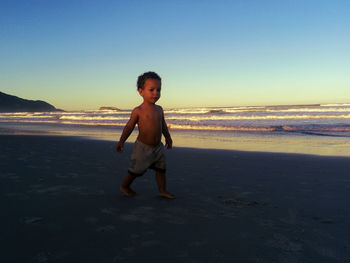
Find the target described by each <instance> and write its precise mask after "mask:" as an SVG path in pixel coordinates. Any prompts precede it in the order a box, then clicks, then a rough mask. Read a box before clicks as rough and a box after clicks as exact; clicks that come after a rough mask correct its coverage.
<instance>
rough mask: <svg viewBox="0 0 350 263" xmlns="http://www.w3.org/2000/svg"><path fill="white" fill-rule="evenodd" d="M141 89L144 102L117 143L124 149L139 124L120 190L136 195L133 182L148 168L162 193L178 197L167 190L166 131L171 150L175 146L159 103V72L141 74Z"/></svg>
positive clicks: (167, 142)
mask: <svg viewBox="0 0 350 263" xmlns="http://www.w3.org/2000/svg"><path fill="white" fill-rule="evenodd" d="M137 90H138V92H139V94H140V96H142V97H143V103H142V104H141V105H140V106H138V107H136V108H135V109H133V111H132V113H131V117H130V120H129V121H128V123H127V124H126V125H125V127H124V129H123V133H122V135H121V136H120V140H119V142H118V144H117V146H116V150H117V152H122V151H123V147H124V142H125V141H126V140H127V138H128V137H129V136H130V134H131V133H132V131H133V130H134V128H135V125H136V124H137V126H138V129H139V134H138V136H137V140H136V142H135V145H134V150H133V153H132V155H131V161H130V166H129V170H128V172H127V173H126V175H125V177H124V181H123V183H122V185H121V186H120V190H121V192H122V193H123V194H124V195H126V196H134V195H136V192H135V191H133V190H132V189H131V188H130V185H131V184H132V182H133V181H134V180H135V178H136V177H137V176H141V175H143V174H144V173H145V172H146V170H147V169H148V168H151V169H154V170H155V171H156V180H157V184H158V190H159V193H158V194H159V196H161V197H165V198H169V199H174V198H175V196H174V195H172V194H170V193H169V192H167V191H166V177H165V169H166V166H165V156H164V146H163V144H162V142H161V137H162V134H163V135H164V137H165V145H166V147H167V148H168V149H171V148H172V145H173V142H172V139H171V136H170V133H169V131H168V127H167V125H166V122H165V119H164V113H163V109H162V107H160V106H158V105H156V104H155V103H156V102H157V101H158V100H159V98H160V90H161V78H160V77H159V76H158V74H157V73H155V72H146V73H144V74H142V75H141V76H139V77H138V79H137Z"/></svg>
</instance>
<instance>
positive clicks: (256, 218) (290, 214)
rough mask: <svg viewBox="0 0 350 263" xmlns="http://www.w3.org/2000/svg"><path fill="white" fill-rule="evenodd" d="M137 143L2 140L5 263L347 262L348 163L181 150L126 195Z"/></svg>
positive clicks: (0, 201) (43, 138) (59, 138)
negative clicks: (161, 190) (160, 179)
mask: <svg viewBox="0 0 350 263" xmlns="http://www.w3.org/2000/svg"><path fill="white" fill-rule="evenodd" d="M131 146H132V145H131V144H128V145H126V147H125V150H124V153H123V154H118V153H116V152H115V151H114V147H115V143H113V142H110V141H97V140H88V139H83V138H79V137H64V136H26V135H3V136H0V189H1V191H0V194H1V198H0V205H1V208H2V211H1V216H0V224H1V233H0V241H1V253H0V262H140V261H143V262H349V260H350V230H349V228H348V224H349V222H350V206H349V204H348V203H349V197H350V176H349V167H350V164H349V161H350V158H345V157H326V156H312V155H297V154H279V153H278V154H276V153H256V152H238V151H229V150H205V149H191V148H174V149H172V150H169V151H166V154H167V160H168V173H167V178H168V190H169V191H170V192H171V193H174V194H175V195H176V196H177V199H175V200H166V199H162V198H160V197H157V186H156V183H155V178H154V174H153V172H152V171H149V172H147V173H146V174H145V175H144V176H143V177H141V178H138V179H137V180H136V181H135V183H134V185H133V188H134V190H135V191H136V192H137V193H138V195H137V196H135V197H132V198H128V197H124V196H123V195H122V194H121V193H120V192H119V185H120V183H121V181H122V178H123V177H124V173H125V171H126V169H127V166H128V160H129V156H130V153H131Z"/></svg>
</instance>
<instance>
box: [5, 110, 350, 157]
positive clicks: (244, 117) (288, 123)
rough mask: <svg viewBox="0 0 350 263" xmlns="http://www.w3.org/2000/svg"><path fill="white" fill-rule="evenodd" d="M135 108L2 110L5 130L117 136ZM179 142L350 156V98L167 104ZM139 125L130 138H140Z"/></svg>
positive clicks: (170, 122)
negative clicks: (272, 103) (280, 103)
mask: <svg viewBox="0 0 350 263" xmlns="http://www.w3.org/2000/svg"><path fill="white" fill-rule="evenodd" d="M130 113H131V110H118V111H116V110H87V111H65V112H18V113H0V134H52V135H78V136H85V137H89V138H94V139H104V140H113V141H117V140H118V139H119V136H120V134H121V132H122V129H123V127H124V125H125V124H126V122H127V121H128V119H129V117H130ZM164 114H165V119H166V122H167V124H168V126H169V130H170V133H171V134H172V137H173V140H174V146H179V147H196V148H211V149H213V148H214V149H230V150H244V151H267V152H286V153H305V154H319V155H336V156H350V142H349V141H350V104H317V105H293V106H291V105H289V106H243V107H201V108H174V109H165V110H164ZM136 136H137V131H134V132H133V134H132V136H131V137H130V139H129V140H128V141H129V142H132V141H134V140H135V138H136Z"/></svg>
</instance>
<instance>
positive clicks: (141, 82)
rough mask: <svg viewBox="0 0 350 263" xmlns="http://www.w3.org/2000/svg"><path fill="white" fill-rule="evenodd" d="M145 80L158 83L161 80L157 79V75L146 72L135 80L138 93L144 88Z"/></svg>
mask: <svg viewBox="0 0 350 263" xmlns="http://www.w3.org/2000/svg"><path fill="white" fill-rule="evenodd" d="M147 79H157V80H159V81H162V79H161V78H160V77H159V75H158V74H157V73H155V72H152V71H148V72H145V73H143V74H142V75H140V76H139V77H138V78H137V90H138V91H140V89H141V90H143V89H144V87H145V82H146V80H147Z"/></svg>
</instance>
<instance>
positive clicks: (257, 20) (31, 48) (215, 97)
mask: <svg viewBox="0 0 350 263" xmlns="http://www.w3.org/2000/svg"><path fill="white" fill-rule="evenodd" d="M349 13H350V2H349V1H345V0H344V1H339V0H328V1H322V0H318V1H314V0H310V1H308V0H304V1H298V0H294V1H288V0H285V1H273V0H270V1H269V0H266V1H264V0H255V1H254V0H242V1H233V0H232V1H220V0H219V1H206V0H202V1H197V0H195V1H167V0H163V1H133V0H131V1H62V0H61V1H54V0H50V1H49V0H40V1H39V0H33V1H15V0H12V1H0V91H3V92H5V93H9V94H13V95H16V96H19V97H23V98H27V99H41V100H45V101H48V102H49V103H51V104H53V105H55V106H56V107H58V108H62V109H66V110H77V109H97V108H99V107H100V106H116V107H119V108H133V107H135V106H136V105H138V104H139V103H141V102H142V100H141V97H140V96H139V95H138V93H137V92H136V78H137V76H138V75H139V74H141V73H143V72H145V71H149V70H152V71H156V72H158V73H159V74H160V75H161V77H162V79H163V90H162V98H161V100H160V101H159V104H160V105H162V106H163V107H165V108H171V107H185V106H239V105H273V104H275V105H276V104H305V103H344V102H350V74H349V72H350V48H349V47H350V18H349V17H350V16H349V15H348V14H349Z"/></svg>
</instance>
